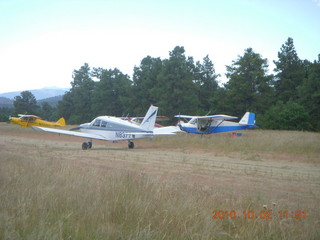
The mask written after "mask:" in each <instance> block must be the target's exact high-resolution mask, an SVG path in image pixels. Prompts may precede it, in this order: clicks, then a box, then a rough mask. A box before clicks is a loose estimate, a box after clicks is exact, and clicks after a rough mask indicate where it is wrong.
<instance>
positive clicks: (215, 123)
mask: <svg viewBox="0 0 320 240" xmlns="http://www.w3.org/2000/svg"><path fill="white" fill-rule="evenodd" d="M175 117H177V118H183V119H190V120H189V121H188V122H183V121H179V123H178V126H179V127H180V129H181V130H182V131H185V132H188V133H198V134H211V133H220V132H229V131H237V130H243V129H248V128H257V126H256V125H255V114H254V113H251V112H246V113H245V114H244V116H243V117H242V118H241V120H240V122H238V123H237V122H232V121H228V120H235V119H237V117H233V116H228V115H212V116H189V115H175Z"/></svg>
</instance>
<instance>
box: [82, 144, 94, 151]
mask: <svg viewBox="0 0 320 240" xmlns="http://www.w3.org/2000/svg"><path fill="white" fill-rule="evenodd" d="M91 148H92V142H84V143H82V150H87V149H91Z"/></svg>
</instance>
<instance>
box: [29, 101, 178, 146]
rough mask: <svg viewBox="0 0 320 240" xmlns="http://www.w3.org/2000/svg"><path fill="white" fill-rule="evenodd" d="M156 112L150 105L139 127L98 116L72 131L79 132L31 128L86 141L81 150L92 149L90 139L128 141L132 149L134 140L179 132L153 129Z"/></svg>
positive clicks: (169, 129) (171, 129)
mask: <svg viewBox="0 0 320 240" xmlns="http://www.w3.org/2000/svg"><path fill="white" fill-rule="evenodd" d="M157 112H158V107H156V106H152V105H151V106H150V108H149V110H148V112H147V113H146V116H145V117H144V118H143V121H142V122H141V124H140V125H137V124H136V123H132V122H129V121H126V120H123V119H120V118H117V117H111V116H99V117H96V118H95V119H93V121H92V122H90V123H84V124H81V125H80V126H79V127H77V128H74V129H73V130H80V132H78V131H71V130H61V129H55V128H45V127H32V128H33V129H35V130H39V131H44V132H51V133H57V134H66V135H71V136H75V137H81V138H85V139H87V141H86V142H84V143H83V144H82V149H83V150H86V149H88V148H91V147H92V139H99V140H106V141H113V142H117V141H121V140H126V141H128V147H129V148H134V143H133V140H134V139H138V138H149V139H150V140H151V139H152V137H153V136H155V135H172V134H175V133H176V132H179V131H180V129H179V128H178V127H176V126H168V127H161V128H154V125H155V121H156V118H157Z"/></svg>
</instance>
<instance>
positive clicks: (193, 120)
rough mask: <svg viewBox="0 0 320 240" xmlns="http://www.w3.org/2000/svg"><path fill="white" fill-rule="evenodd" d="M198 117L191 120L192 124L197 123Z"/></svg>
mask: <svg viewBox="0 0 320 240" xmlns="http://www.w3.org/2000/svg"><path fill="white" fill-rule="evenodd" d="M197 120H198V119H197V118H195V119H192V120H191V121H190V124H197Z"/></svg>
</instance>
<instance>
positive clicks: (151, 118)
mask: <svg viewBox="0 0 320 240" xmlns="http://www.w3.org/2000/svg"><path fill="white" fill-rule="evenodd" d="M157 112H158V107H156V106H153V105H151V106H150V108H149V110H148V112H147V114H146V116H145V117H144V118H143V121H142V123H141V124H140V127H141V128H142V129H144V130H146V131H152V130H153V128H154V124H155V122H156V118H157Z"/></svg>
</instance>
